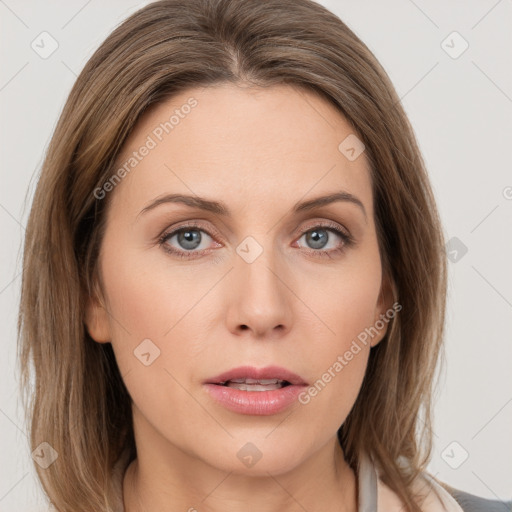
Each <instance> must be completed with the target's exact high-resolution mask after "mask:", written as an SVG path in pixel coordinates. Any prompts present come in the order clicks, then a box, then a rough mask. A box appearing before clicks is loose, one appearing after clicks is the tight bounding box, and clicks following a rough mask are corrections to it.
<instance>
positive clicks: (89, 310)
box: [84, 278, 112, 343]
mask: <svg viewBox="0 0 512 512" xmlns="http://www.w3.org/2000/svg"><path fill="white" fill-rule="evenodd" d="M93 288H94V290H93V292H92V293H90V294H89V295H88V297H87V300H86V306H85V315H84V316H85V318H84V322H85V326H86V328H87V332H88V333H89V336H90V337H91V338H92V339H93V340H94V341H96V342H98V343H109V342H110V341H111V339H112V336H111V334H110V323H109V317H108V313H107V309H106V307H105V305H104V300H103V296H102V293H101V290H100V289H99V285H98V282H97V279H96V278H94V283H93Z"/></svg>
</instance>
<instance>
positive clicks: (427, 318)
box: [18, 0, 446, 512]
mask: <svg viewBox="0 0 512 512" xmlns="http://www.w3.org/2000/svg"><path fill="white" fill-rule="evenodd" d="M219 83H235V84H246V85H247V84H249V85H254V86H264V87H269V86H272V85H275V84H290V85H293V86H297V87H303V88H305V89H307V90H309V91H312V92H316V93H317V94H320V95H321V97H322V98H324V99H325V100H326V101H328V102H329V103H330V104H332V105H334V106H335V107H336V108H337V109H338V110H339V112H340V114H341V115H343V116H344V117H345V118H346V120H347V121H348V122H349V123H350V125H351V126H352V127H353V131H354V133H355V134H357V137H358V138H359V139H361V141H363V143H364V145H365V148H366V149H365V155H366V158H367V159H368V163H369V168H370V174H371V182H372V190H373V198H374V212H375V223H376V229H377V237H378V244H379V249H380V255H381V260H382V265H383V273H385V274H386V275H388V276H390V278H391V280H392V283H393V287H394V292H395V300H397V301H398V302H399V304H400V305H401V306H402V309H401V311H400V313H399V314H398V315H396V316H395V317H394V318H393V319H392V321H391V324H390V326H389V327H390V328H389V329H388V331H387V333H386V335H385V337H384V338H383V340H382V341H381V342H380V343H379V344H378V345H377V346H375V347H374V348H372V350H371V352H370V356H369V362H368V367H367V371H366V375H365V377H364V381H363V384H362V387H361V390H360V393H359V396H358V398H357V400H356V402H355V404H354V407H353V408H352V410H351V412H350V414H349V416H348V417H347V419H346V421H345V422H344V424H343V425H342V426H341V427H340V429H339V431H338V438H339V442H340V443H341V445H342V447H343V450H344V453H345V457H346V459H347V462H348V463H349V464H350V465H351V466H352V467H353V468H355V467H357V463H358V462H357V461H358V455H359V454H360V453H361V452H362V450H365V451H366V452H368V453H370V454H371V456H372V458H373V460H374V462H375V463H376V464H377V465H378V466H379V467H380V468H381V470H382V479H383V481H384V482H385V483H386V484H387V485H388V486H389V487H390V488H391V489H392V490H393V491H395V492H396V493H397V494H398V495H399V497H400V498H401V499H402V500H403V502H404V503H405V505H406V506H407V508H408V509H409V510H411V511H413V512H418V511H419V510H420V508H419V505H418V504H417V502H416V499H415V496H414V493H413V492H412V487H411V483H412V482H413V480H414V479H415V478H416V476H417V475H418V474H419V473H420V472H421V471H424V470H425V469H426V467H427V464H428V462H429V460H430V457H431V452H432V432H431V421H432V419H431V415H432V411H431V408H432V396H433V392H434V388H435V383H436V382H435V380H436V379H435V376H436V368H437V362H438V360H439V356H440V355H442V352H441V347H442V339H443V330H444V315H445V301H446V260H445V254H444V235H443V230H442V227H441V223H440V219H439V215H438V212H437V209H436V204H435V200H434V196H433V193H432V190H431V187H430V184H429V180H428V175H427V172H426V168H425V164H424V161H423V159H422V156H421V154H420V151H419V148H418V146H417V143H416V140H415V135H414V132H413V130H412V128H411V126H410V123H409V121H408V119H407V117H406V114H405V113H404V110H403V108H402V105H401V103H400V100H399V98H398V96H397V94H396V92H395V90H394V87H393V85H392V84H391V81H390V79H389V77H388V75H387V74H386V72H385V71H384V69H383V68H382V67H381V65H380V64H379V62H378V61H377V59H376V58H375V56H374V55H373V54H372V53H371V52H370V50H369V49H368V48H367V47H366V46H365V44H364V43H363V42H362V41H361V40H360V39H359V38H358V37H357V36H356V35H355V34H354V33H353V32H352V31H351V30H350V29H349V28H348V27H347V26H346V25H345V24H344V23H343V22H342V21H341V20H340V19H339V18H338V17H337V16H335V15H334V14H333V13H331V12H330V11H328V10H327V9H326V8H324V7H322V6H321V5H319V4H317V3H315V2H313V1H312V0H265V1H260V0H162V1H157V2H154V3H152V4H149V5H147V6H146V7H144V8H143V9H141V10H140V11H138V12H136V13H135V14H133V15H132V16H130V17H129V18H128V19H126V20H125V21H123V22H122V23H121V24H120V25H119V26H118V27H117V28H116V29H115V30H114V31H113V32H112V33H111V34H110V35H109V36H108V38H107V39H106V40H105V41H104V42H103V44H102V45H101V46H100V47H99V48H98V49H97V51H96V52H95V53H94V54H93V55H92V57H91V58H90V59H89V61H88V62H87V64H86V65H85V67H84V69H83V70H82V72H81V73H80V75H79V77H78V78H77V80H76V82H75V84H74V86H73V88H72V90H71V92H70V94H69V97H68V99H67V102H66V103H65V106H64V108H63V111H62V113H61V115H60V118H59V121H58V124H57V126H56V128H55V131H54V134H53V137H52V139H51V142H50V145H49V148H48V151H47V154H46V156H45V160H44V163H43V166H42V170H41V175H40V179H39V181H38V184H37V188H36V191H35V196H34V199H33V204H32V208H31V212H30V216H29V220H28V225H27V231H26V238H25V246H24V253H23V268H24V271H23V281H22V291H21V303H20V311H19V318H18V346H19V363H20V370H21V371H20V374H21V388H22V391H23V396H22V398H23V401H24V406H25V410H26V412H27V414H28V415H29V417H30V443H31V447H32V450H35V449H36V448H37V447H39V446H40V445H41V443H43V442H47V443H48V444H49V445H50V446H51V447H52V448H53V450H55V452H56V453H57V454H58V458H57V460H56V461H55V462H54V463H53V464H51V465H49V467H47V468H46V469H43V468H42V467H41V466H40V465H38V464H36V465H35V467H36V470H37V472H38V476H39V479H40V481H41V483H42V486H43V489H44V491H45V492H46V494H47V495H48V497H49V498H50V500H51V502H52V503H53V505H54V506H55V507H56V509H57V510H58V511H59V512H71V511H73V512H74V511H76V510H94V511H96V512H110V511H111V510H112V506H113V505H112V503H110V502H109V498H108V496H109V495H110V494H109V492H110V491H109V490H110V489H111V486H112V469H113V467H114V465H115V463H116V461H118V460H119V457H120V455H121V454H122V453H123V452H125V451H126V450H128V451H129V452H130V454H131V455H130V456H131V458H134V457H135V456H136V449H135V441H134V433H133V424H132V418H131V402H130V397H129V394H128V392H127V390H126V388H125V386H124V383H123V379H122V376H121V375H120V372H119V369H118V367H117V364H116V361H115V357H114V354H113V351H112V347H111V345H110V344H108V343H107V344H100V343H96V342H94V341H93V340H92V339H91V338H90V337H89V335H88V333H87V330H86V328H85V324H84V310H85V304H86V300H87V298H88V297H89V296H91V295H92V294H93V293H94V290H95V289H96V286H98V281H97V279H96V278H95V276H96V273H97V262H98V251H99V247H100V244H101V240H102V236H103V231H104V223H105V212H106V208H107V206H108V204H109V197H108V196H107V197H106V198H105V199H103V200H98V199H97V197H96V196H95V194H94V191H95V190H97V189H98V187H100V188H101V187H102V186H103V185H104V184H105V183H106V182H107V181H108V180H109V179H110V178H111V177H112V175H113V172H114V169H113V164H114V161H115V160H116V157H117V156H118V154H119V153H120V150H121V148H122V147H123V143H124V142H125V140H126V139H127V137H128V135H129V134H130V132H131V131H132V130H133V128H134V126H135V124H136V123H137V120H138V119H139V118H140V117H141V115H142V114H143V113H144V112H145V111H146V110H147V109H148V108H149V107H150V106H152V105H155V104H158V103H159V102H162V101H164V100H166V99H168V98H169V97H171V96H172V95H173V94H175V93H178V92H180V91H184V90H186V89H188V88H192V87H196V86H208V85H210V84H219ZM340 142H341V141H340ZM31 364H32V367H31ZM31 377H33V385H32V384H31V382H30V381H31ZM52 453H53V452H52ZM404 458H405V459H406V460H407V461H408V464H407V465H406V466H404V465H403V464H401V460H403V459H404Z"/></svg>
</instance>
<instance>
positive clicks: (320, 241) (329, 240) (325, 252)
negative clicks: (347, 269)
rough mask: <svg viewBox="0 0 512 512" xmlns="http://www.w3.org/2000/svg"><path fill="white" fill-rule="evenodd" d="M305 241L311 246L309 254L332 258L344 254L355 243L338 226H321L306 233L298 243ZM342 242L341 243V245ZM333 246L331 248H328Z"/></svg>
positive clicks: (329, 224)
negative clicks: (334, 255)
mask: <svg viewBox="0 0 512 512" xmlns="http://www.w3.org/2000/svg"><path fill="white" fill-rule="evenodd" d="M302 239H305V242H306V244H307V245H308V246H309V250H308V251H307V252H309V253H311V254H313V255H317V256H327V257H331V256H332V255H333V254H338V253H340V252H343V251H344V250H345V249H346V248H348V247H350V246H351V245H353V243H354V239H353V238H352V236H351V235H350V234H349V233H348V232H345V231H343V230H342V229H341V228H340V227H339V226H338V225H337V224H331V223H328V224H321V225H317V226H314V227H312V228H310V229H308V230H307V231H305V232H304V233H303V234H302V236H301V237H300V238H299V239H298V241H300V240H302ZM340 240H341V243H340ZM329 245H331V247H328V246H329Z"/></svg>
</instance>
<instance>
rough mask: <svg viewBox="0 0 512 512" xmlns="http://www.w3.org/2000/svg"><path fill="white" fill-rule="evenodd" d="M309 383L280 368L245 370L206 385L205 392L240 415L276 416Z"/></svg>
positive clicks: (216, 377)
mask: <svg viewBox="0 0 512 512" xmlns="http://www.w3.org/2000/svg"><path fill="white" fill-rule="evenodd" d="M306 386H307V383H306V382H305V381H304V379H302V377H300V376H299V375H297V374H296V373H293V372H291V371H290V370H287V369H286V368H281V367H279V366H267V367H265V368H255V367H253V366H241V367H239V368H233V369H232V370H228V371H227V372H224V373H221V374H220V375H217V376H215V377H212V378H211V379H208V380H206V381H205V382H203V387H204V390H205V392H206V393H207V394H208V395H209V396H210V397H211V398H213V400H214V401H215V402H216V403H217V404H219V405H221V406H222V407H224V408H226V409H229V410H230V411H232V412H236V413H238V414H249V415H257V416H262V415H263V416H264V415H272V414H278V413H280V412H283V411H284V410H286V409H287V408H288V407H290V406H292V405H293V404H294V403H295V402H296V401H297V398H298V396H299V394H300V393H301V392H302V391H303V390H304V389H305V388H306Z"/></svg>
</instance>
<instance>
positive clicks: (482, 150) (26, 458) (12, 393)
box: [0, 0, 512, 512]
mask: <svg viewBox="0 0 512 512" xmlns="http://www.w3.org/2000/svg"><path fill="white" fill-rule="evenodd" d="M144 3H147V2H144ZM144 3H140V2H130V1H127V0H111V1H109V2H108V3H107V2H100V1H98V0H89V1H86V0H84V1H78V0H73V1H64V0H62V1H60V2H59V1H56V0H52V1H46V2H44V3H43V2H36V1H35V0H30V1H28V0H27V1H16V0H5V1H3V0H0V24H1V28H0V41H1V46H0V52H1V54H0V59H1V60H0V61H1V68H0V108H1V118H0V119H1V124H0V125H1V130H2V131H1V136H0V144H1V153H0V154H1V167H0V169H1V171H0V177H1V182H0V226H1V234H2V242H1V243H0V254H1V262H2V264H1V266H0V315H1V317H0V318H1V323H0V329H1V336H2V339H1V343H2V345H1V347H2V351H1V356H0V374H1V388H0V454H1V464H0V511H1V512H4V511H17V512H24V511H29V510H30V511H32V510H34V509H36V508H37V507H39V508H41V507H42V508H43V509H44V504H45V499H44V497H43V496H42V492H41V490H40V486H39V483H38V481H37V480H36V477H35V470H34V469H33V468H32V460H31V453H30V449H29V446H28V438H27V432H28V430H27V426H26V425H25V424H24V419H23V412H22V410H21V407H20V403H19V398H18V397H19V395H18V387H17V386H18V375H17V372H16V369H17V366H16V365H17V361H16V354H17V349H16V320H17V308H18V301H19V289H20V284H21V275H20V269H21V246H22V243H23V235H24V229H25V228H24V226H25V225H26V219H27V216H28V211H29V206H30V202H31V198H32V194H33V189H34V185H35V183H36V181H37V176H38V173H39V171H40V167H41V164H42V161H43V157H44V153H45V151H46V148H47V145H48V142H49V140H50V137H51V135H52V132H53V129H54V127H55V124H56V121H57V119H58V116H59V114H60V112H61V109H62V107H63V105H64V102H65V99H66V97H67V95H68V93H69V91H70V89H71V86H72V84H73V83H74V81H75V79H76V76H77V75H78V73H79V72H80V70H81V69H82V67H83V66H84V64H85V62H86V60H87V59H88V58H89V57H90V56H91V54H92V52H93V51H94V50H95V49H96V48H97V47H98V46H99V45H100V44H101V42H102V41H103V39H104V38H105V37H106V36H107V35H108V34H109V33H110V32H111V31H112V29H113V28H114V27H115V26H116V25H117V24H118V23H120V22H121V20H122V19H124V18H125V17H126V16H127V15H128V14H131V13H132V12H133V11H135V10H136V9H137V8H139V7H142V6H143V5H144ZM320 3H322V4H323V5H325V6H326V7H328V8H329V9H331V10H332V11H333V12H335V13H336V14H337V15H338V16H339V17H340V18H341V19H342V20H343V21H344V22H345V23H347V25H348V26H349V27H350V28H351V29H352V30H353V31H354V32H355V33H356V34H357V35H358V36H359V37H360V38H361V39H362V40H363V41H364V42H365V43H366V45H367V46H368V47H369V48H370V50H371V51H372V52H373V53H374V54H375V55H376V57H377V58H378V59H379V61H380V62H381V63H382V65H383V66H384V68H385V69H386V71H387V72H388V74H389V75H390V77H391V80H392V81H393V83H394V85H395V87H396V90H397V92H398V94H399V96H400V97H401V98H402V103H403V105H404V107H405V110H406V112H407V114H408V116H409V118H410V120H411V123H412V125H413V128H414V130H415V133H416V136H417V138H418V142H419V144H420V148H421V150H422V152H423V155H424V158H425V161H426V163H427V167H428V170H429V174H430V177H431V182H432V186H433V189H434V193H435V195H436V198H437V202H438V206H439V210H440V213H441V217H442V222H443V225H444V229H445V234H446V238H447V240H449V241H450V242H449V247H447V257H448V259H449V262H448V264H449V296H448V309H447V322H446V351H445V352H446V365H445V367H444V371H443V373H442V379H441V383H440V386H439V392H438V394H437V400H436V405H435V413H436V416H435V426H434V442H435V445H434V453H433V457H432V462H431V464H430V466H429V471H430V472H431V473H432V474H433V475H435V476H437V477H438V478H440V479H441V480H444V481H445V482H448V483H449V484H451V485H453V486H454V487H458V488H460V489H463V490H466V491H469V492H471V493H474V494H478V495H480V496H484V497H488V498H492V499H501V500H510V499H512V482H511V476H512V377H511V366H512V365H511V360H512V334H511V328H512V322H511V320H512V272H511V269H510V265H511V262H512V241H511V237H512V156H511V152H510V148H511V145H512V68H511V66H512V35H511V34H512V30H511V27H512V0H500V1H496V0H482V1H464V2H463V1H453V0H452V1H448V2H447V1H442V0H435V1H428V2H427V1H426V0H415V1H412V0H388V1H386V2H378V1H377V0H373V1H369V0H363V1H348V0H323V1H321V2H320ZM42 32H48V34H50V37H49V36H48V35H42V36H41V35H40V34H41V33H42ZM454 32H456V34H454ZM41 38H46V39H45V48H46V50H47V51H48V50H49V49H51V44H52V41H51V39H54V40H55V41H56V42H57V44H58V47H57V49H56V50H55V51H54V53H52V54H51V55H50V56H48V57H47V58H42V57H41V56H40V55H39V54H38V53H37V52H36V51H35V50H34V49H33V48H32V46H31V45H33V46H35V43H38V42H39V45H40V46H42V44H41V43H40V41H41ZM33 41H35V43H34V44H33ZM466 46H467V48H466ZM39 51H42V50H39Z"/></svg>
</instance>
